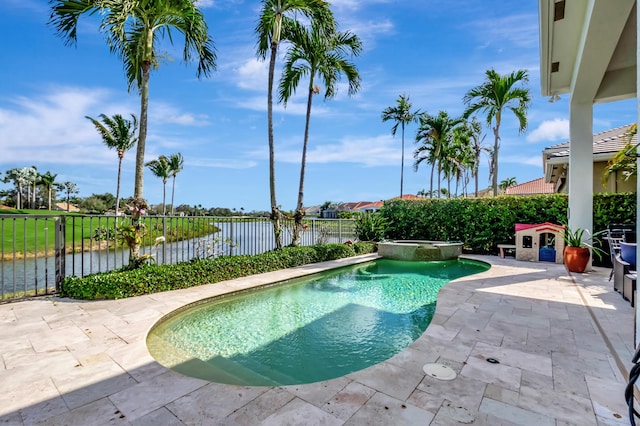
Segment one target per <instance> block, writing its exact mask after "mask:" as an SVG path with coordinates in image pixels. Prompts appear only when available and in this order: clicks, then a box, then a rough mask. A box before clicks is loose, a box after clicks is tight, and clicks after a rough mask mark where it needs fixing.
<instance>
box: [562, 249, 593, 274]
mask: <svg viewBox="0 0 640 426" xmlns="http://www.w3.org/2000/svg"><path fill="white" fill-rule="evenodd" d="M590 257H591V251H590V250H589V249H588V248H586V247H565V248H564V264H565V265H567V269H568V270H569V272H584V271H585V269H587V265H588V264H589V258H590Z"/></svg>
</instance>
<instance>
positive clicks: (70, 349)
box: [0, 256, 634, 426]
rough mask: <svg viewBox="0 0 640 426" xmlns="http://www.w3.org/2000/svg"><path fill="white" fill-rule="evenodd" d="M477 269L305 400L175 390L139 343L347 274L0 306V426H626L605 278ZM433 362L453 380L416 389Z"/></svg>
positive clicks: (245, 391) (171, 377) (621, 313)
mask: <svg viewBox="0 0 640 426" xmlns="http://www.w3.org/2000/svg"><path fill="white" fill-rule="evenodd" d="M371 257H372V256H364V257H361V258H359V259H358V261H363V260H366V259H370V258H371ZM473 257H474V258H477V259H479V260H483V261H486V262H489V263H491V264H492V268H491V269H490V270H489V271H487V272H484V273H482V274H479V275H474V276H471V277H466V278H462V279H459V280H457V281H455V282H452V283H450V284H448V285H447V286H446V287H444V288H443V289H442V290H441V293H440V296H439V298H438V304H437V310H436V315H435V317H434V319H433V322H432V323H431V325H430V326H429V328H428V329H427V331H426V332H425V333H424V335H423V336H422V337H420V339H418V340H417V341H416V342H414V344H413V345H411V347H409V348H407V349H406V350H404V351H402V352H401V353H400V354H398V355H397V356H395V357H393V358H392V359H389V360H388V361H386V362H383V363H381V364H378V365H375V366H373V367H370V368H368V369H366V370H362V371H359V372H356V373H353V374H349V375H348V376H345V377H341V378H337V379H334V380H330V381H327V382H321V383H315V384H310V385H301V386H286V387H272V388H269V387H238V386H229V385H221V384H217V383H210V382H206V381H202V380H197V379H192V378H189V377H185V376H182V375H180V374H178V373H174V372H173V371H170V370H167V369H166V368H164V367H162V366H161V365H159V364H157V363H156V362H155V361H154V360H153V359H152V358H151V356H150V355H149V353H148V352H147V350H146V346H145V335H146V332H147V331H148V329H149V328H150V327H151V326H152V324H153V323H154V322H155V321H157V320H158V319H159V318H160V317H161V316H162V315H164V314H166V313H167V312H170V311H171V310H173V309H175V308H177V307H179V306H182V305H184V304H186V303H190V302H192V301H195V300H198V299H201V298H204V297H210V296H213V295H217V294H220V293H223V292H228V291H233V290H235V289H238V288H244V287H247V286H252V285H257V284H260V283H265V282H273V281H276V280H281V279H286V278H291V277H293V276H297V275H300V274H304V273H309V272H315V271H317V270H319V269H320V268H322V267H326V266H335V265H336V264H339V265H343V264H346V263H348V262H352V261H353V260H350V261H346V260H342V261H336V262H329V264H325V265H313V266H307V267H301V268H296V269H294V270H287V271H280V272H276V273H270V274H264V275H261V276H255V277H250V278H245V279H241V280H235V281H230V282H226V283H220V284H215V285H208V286H202V287H198V288H193V289H188V290H180V291H174V292H168V293H160V294H153V295H149V296H143V297H136V298H131V299H124V300H117V301H97V302H80V301H72V300H68V299H56V298H47V299H36V300H28V301H23V302H17V303H10V304H4V305H0V342H1V345H0V355H1V357H2V358H1V359H2V363H0V423H2V424H15V425H22V424H25V425H31V424H50V425H101V424H117V425H118V424H133V425H181V424H196V425H198V424H206V425H218V424H220V425H222V424H227V425H258V424H264V425H284V424H290V425H297V424H304V425H315V424H322V425H342V424H345V425H418V424H424V425H427V424H431V425H455V424H474V425H479V424H480V425H492V426H495V425H511V424H517V425H557V426H560V425H618V424H619V425H625V424H629V420H628V418H627V415H626V411H627V409H626V406H625V404H624V401H623V400H624V398H623V391H624V387H625V384H626V379H625V377H626V374H627V373H626V370H628V369H629V368H630V366H631V357H632V354H633V321H634V315H633V309H632V308H631V306H630V305H629V303H628V302H625V301H623V300H622V298H621V297H620V295H619V294H617V293H614V292H613V286H612V284H611V283H610V282H608V277H609V270H607V269H599V270H596V271H593V272H591V273H589V274H582V275H580V274H578V275H576V274H574V275H573V277H571V276H569V275H568V274H567V272H566V271H565V269H564V267H563V266H562V265H556V264H551V263H527V262H518V261H516V260H514V259H509V258H507V259H500V258H498V257H495V256H492V257H489V256H473ZM487 358H495V359H497V360H498V361H499V363H497V364H492V363H489V362H487V361H486V359H487ZM436 361H437V362H439V363H443V364H445V365H448V366H450V367H452V368H453V369H454V370H455V371H456V372H457V373H458V376H457V378H456V379H455V380H452V381H440V380H437V379H434V378H432V377H429V376H425V374H424V373H423V370H422V367H423V365H424V364H425V363H431V362H436Z"/></svg>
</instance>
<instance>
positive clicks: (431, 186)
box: [429, 161, 436, 198]
mask: <svg viewBox="0 0 640 426" xmlns="http://www.w3.org/2000/svg"><path fill="white" fill-rule="evenodd" d="M435 169H436V162H435V161H434V162H433V163H431V183H430V184H429V198H433V172H434V170H435Z"/></svg>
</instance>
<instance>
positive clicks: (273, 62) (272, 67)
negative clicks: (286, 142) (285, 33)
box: [267, 42, 282, 250]
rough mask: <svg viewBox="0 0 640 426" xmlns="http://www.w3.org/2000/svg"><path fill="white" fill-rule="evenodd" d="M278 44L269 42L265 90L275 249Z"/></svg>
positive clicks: (278, 231)
mask: <svg viewBox="0 0 640 426" xmlns="http://www.w3.org/2000/svg"><path fill="white" fill-rule="evenodd" d="M277 50H278V44H277V43H276V42H271V58H270V59H269V89H268V91H267V122H268V124H267V126H268V132H269V192H270V194H271V223H272V224H273V236H274V238H275V242H276V249H277V250H279V249H281V248H282V229H281V226H280V219H281V213H280V210H279V209H278V203H277V201H276V168H275V152H274V141H273V77H274V71H275V66H276V54H277Z"/></svg>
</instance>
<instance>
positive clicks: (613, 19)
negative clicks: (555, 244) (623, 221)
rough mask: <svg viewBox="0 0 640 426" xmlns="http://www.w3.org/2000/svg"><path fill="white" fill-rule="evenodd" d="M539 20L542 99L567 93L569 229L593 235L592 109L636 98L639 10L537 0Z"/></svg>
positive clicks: (598, 2)
mask: <svg viewBox="0 0 640 426" xmlns="http://www.w3.org/2000/svg"><path fill="white" fill-rule="evenodd" d="M539 20H540V21H539V25H540V73H541V84H542V95H543V96H549V97H550V98H551V100H553V99H555V98H556V97H557V96H559V95H562V94H567V95H569V121H570V141H571V143H570V153H569V167H568V181H569V212H568V216H569V227H570V228H571V229H576V228H583V229H588V230H591V231H593V185H594V183H593V182H594V177H593V166H592V165H593V150H592V144H593V120H594V114H593V110H594V109H593V106H594V104H598V103H605V102H614V101H619V100H623V99H630V98H637V92H638V80H639V79H638V78H637V75H638V68H637V59H638V46H639V44H638V42H637V37H638V33H639V32H638V22H640V20H638V8H637V5H636V1H634V0H620V1H616V2H615V3H612V2H609V1H605V0H588V1H566V0H539ZM638 187H639V188H638V189H640V182H639V183H638ZM638 193H640V191H638ZM636 209H637V207H636ZM638 230H639V229H638V223H637V221H636V234H637V232H638ZM636 263H637V262H636ZM636 309H639V307H637V306H636ZM637 318H639V319H640V315H638V316H637ZM637 329H638V330H640V327H637ZM637 337H638V334H636V341H640V339H637Z"/></svg>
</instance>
